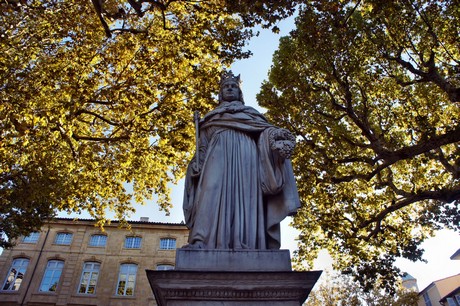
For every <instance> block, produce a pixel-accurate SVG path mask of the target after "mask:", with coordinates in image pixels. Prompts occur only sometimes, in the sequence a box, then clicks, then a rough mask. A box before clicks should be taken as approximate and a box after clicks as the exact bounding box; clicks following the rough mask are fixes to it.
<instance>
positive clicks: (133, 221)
mask: <svg viewBox="0 0 460 306" xmlns="http://www.w3.org/2000/svg"><path fill="white" fill-rule="evenodd" d="M49 221H51V222H52V221H83V222H96V219H85V218H82V219H80V218H61V217H60V218H53V219H50V220H49ZM110 223H111V224H113V223H120V221H119V220H110ZM128 223H129V224H152V225H169V226H171V225H172V226H185V224H184V223H183V222H181V223H169V222H150V221H135V220H128Z"/></svg>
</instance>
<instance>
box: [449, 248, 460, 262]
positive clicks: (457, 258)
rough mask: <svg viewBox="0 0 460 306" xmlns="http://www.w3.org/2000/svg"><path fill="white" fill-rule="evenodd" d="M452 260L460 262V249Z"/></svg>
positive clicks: (451, 257)
mask: <svg viewBox="0 0 460 306" xmlns="http://www.w3.org/2000/svg"><path fill="white" fill-rule="evenodd" d="M450 259H452V260H460V249H458V250H457V252H455V253H454V254H453V255H452V256H450Z"/></svg>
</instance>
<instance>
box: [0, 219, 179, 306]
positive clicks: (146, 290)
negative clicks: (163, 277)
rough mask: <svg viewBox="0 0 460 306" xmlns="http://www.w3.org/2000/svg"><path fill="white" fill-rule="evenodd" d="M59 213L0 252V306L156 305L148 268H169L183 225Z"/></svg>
mask: <svg viewBox="0 0 460 306" xmlns="http://www.w3.org/2000/svg"><path fill="white" fill-rule="evenodd" d="M118 225H119V224H118V222H116V221H115V222H112V223H111V224H110V225H106V226H105V228H104V231H103V232H102V231H100V230H99V229H98V228H97V227H95V226H94V220H88V219H85V220H73V219H66V218H58V219H55V220H53V221H50V222H49V223H47V225H46V226H44V227H43V228H42V230H41V231H40V232H36V233H32V234H31V235H29V236H27V237H23V238H22V239H20V240H19V241H18V242H17V245H16V246H15V247H14V248H12V249H9V250H4V251H3V253H2V255H1V256H0V282H1V283H0V285H1V288H0V305H2V306H4V305H11V306H13V305H15V306H16V305H24V306H26V305H27V306H48V305H53V306H54V305H68V306H87V305H88V306H89V305H94V306H131V305H132V306H135V305H149V306H150V305H156V303H155V298H154V296H153V293H152V291H151V288H150V285H149V283H148V280H147V276H146V273H145V270H146V269H150V270H156V269H157V270H161V269H163V270H164V269H173V268H174V263H175V249H176V246H177V247H180V246H182V245H184V244H185V243H186V241H187V236H188V230H187V228H186V227H185V225H183V224H177V223H175V224H172V223H155V222H149V221H148V219H146V218H141V221H130V225H131V230H127V229H121V228H118Z"/></svg>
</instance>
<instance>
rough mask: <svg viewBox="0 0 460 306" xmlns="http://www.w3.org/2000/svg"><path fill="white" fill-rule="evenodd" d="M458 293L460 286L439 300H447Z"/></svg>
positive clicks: (442, 301)
mask: <svg viewBox="0 0 460 306" xmlns="http://www.w3.org/2000/svg"><path fill="white" fill-rule="evenodd" d="M456 293H460V286H459V287H457V288H455V289H454V290H452V291H451V292H449V293H448V294H446V295H445V296H443V297H442V299H440V300H439V302H441V303H444V302H446V301H447V298H449V297H452V296H454V295H455V294H456Z"/></svg>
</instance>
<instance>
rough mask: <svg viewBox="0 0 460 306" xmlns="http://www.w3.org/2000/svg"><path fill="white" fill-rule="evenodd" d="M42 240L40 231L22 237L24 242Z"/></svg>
mask: <svg viewBox="0 0 460 306" xmlns="http://www.w3.org/2000/svg"><path fill="white" fill-rule="evenodd" d="M38 240H40V232H32V233H30V234H29V235H28V236H24V237H23V238H22V242H23V243H30V244H36V243H37V242H38Z"/></svg>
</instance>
